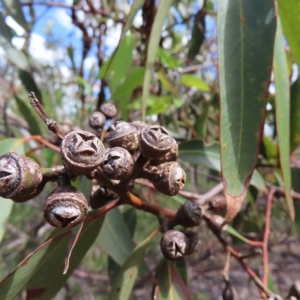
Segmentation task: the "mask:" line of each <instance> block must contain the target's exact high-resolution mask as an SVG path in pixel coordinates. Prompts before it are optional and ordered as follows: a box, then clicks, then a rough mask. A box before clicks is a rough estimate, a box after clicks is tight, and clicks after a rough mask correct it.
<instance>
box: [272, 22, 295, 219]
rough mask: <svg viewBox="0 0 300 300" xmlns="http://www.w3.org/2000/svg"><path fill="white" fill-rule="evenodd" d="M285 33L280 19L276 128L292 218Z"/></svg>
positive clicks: (275, 63)
mask: <svg viewBox="0 0 300 300" xmlns="http://www.w3.org/2000/svg"><path fill="white" fill-rule="evenodd" d="M283 42H284V40H283V33H282V28H281V23H280V19H278V24H277V31H276V38H275V50H274V76H275V86H276V96H275V103H276V109H275V110H276V129H277V135H278V146H279V160H280V165H281V170H282V176H283V182H284V191H285V197H286V201H287V205H288V209H289V213H290V216H291V219H292V220H294V218H295V211H294V205H293V200H292V197H291V168H290V158H289V155H290V82H289V70H288V65H287V60H286V55H285V50H284V44H283Z"/></svg>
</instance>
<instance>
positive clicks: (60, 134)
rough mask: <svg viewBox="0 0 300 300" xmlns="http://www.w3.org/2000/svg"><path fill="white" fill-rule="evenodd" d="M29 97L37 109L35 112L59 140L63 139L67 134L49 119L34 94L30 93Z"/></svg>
mask: <svg viewBox="0 0 300 300" xmlns="http://www.w3.org/2000/svg"><path fill="white" fill-rule="evenodd" d="M28 97H29V99H30V104H31V106H32V107H33V108H34V109H35V111H36V112H37V114H38V115H39V116H40V118H41V119H42V120H43V122H44V123H45V124H46V125H47V127H48V129H49V130H51V131H52V132H53V133H54V134H56V135H57V136H58V137H59V138H61V139H63V138H64V136H65V133H64V132H63V130H62V129H61V128H60V127H59V126H58V124H57V123H56V122H55V121H54V120H53V119H51V118H49V117H48V115H47V114H46V113H45V111H44V109H43V107H42V105H41V104H40V102H39V100H38V99H37V98H36V97H35V94H34V92H31V93H29V95H28Z"/></svg>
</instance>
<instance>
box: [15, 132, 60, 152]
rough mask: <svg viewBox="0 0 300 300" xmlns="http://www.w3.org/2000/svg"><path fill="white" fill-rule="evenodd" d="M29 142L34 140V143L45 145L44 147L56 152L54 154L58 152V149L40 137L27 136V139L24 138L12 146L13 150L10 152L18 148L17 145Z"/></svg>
mask: <svg viewBox="0 0 300 300" xmlns="http://www.w3.org/2000/svg"><path fill="white" fill-rule="evenodd" d="M31 140H35V141H38V142H39V143H41V144H42V145H45V146H46V147H48V148H50V149H52V150H54V151H56V152H58V153H59V152H60V148H59V147H57V146H55V145H53V144H51V143H50V142H48V141H46V140H45V139H44V138H43V137H41V136H40V135H31V136H28V137H25V138H22V139H21V140H20V141H19V142H18V143H16V145H15V146H14V148H13V149H12V151H13V150H14V149H15V148H17V147H18V145H19V144H22V143H26V142H28V141H31Z"/></svg>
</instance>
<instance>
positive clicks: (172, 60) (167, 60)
mask: <svg viewBox="0 0 300 300" xmlns="http://www.w3.org/2000/svg"><path fill="white" fill-rule="evenodd" d="M157 56H158V58H159V59H160V60H161V62H162V64H163V65H164V66H166V67H168V68H170V69H175V68H177V67H179V66H181V65H182V62H181V61H180V60H179V59H177V58H176V57H175V56H173V55H171V54H170V51H168V50H166V49H163V48H161V47H159V48H158V49H157Z"/></svg>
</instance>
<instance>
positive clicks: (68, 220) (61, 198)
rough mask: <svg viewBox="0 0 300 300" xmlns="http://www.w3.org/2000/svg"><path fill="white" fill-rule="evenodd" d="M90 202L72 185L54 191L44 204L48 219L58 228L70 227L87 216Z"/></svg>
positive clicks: (45, 215)
mask: <svg viewBox="0 0 300 300" xmlns="http://www.w3.org/2000/svg"><path fill="white" fill-rule="evenodd" d="M87 211H88V203H87V200H86V199H85V197H84V195H83V194H82V193H81V192H80V191H78V190H77V189H76V188H75V187H73V186H71V185H61V186H58V187H57V188H56V189H54V190H53V191H52V193H51V194H50V195H49V196H48V198H47V200H46V202H45V205H44V217H45V219H46V221H47V222H48V223H49V224H50V225H52V226H54V227H58V228H70V227H73V226H75V225H77V224H79V223H80V222H81V221H83V220H84V219H85V218H86V215H87Z"/></svg>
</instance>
